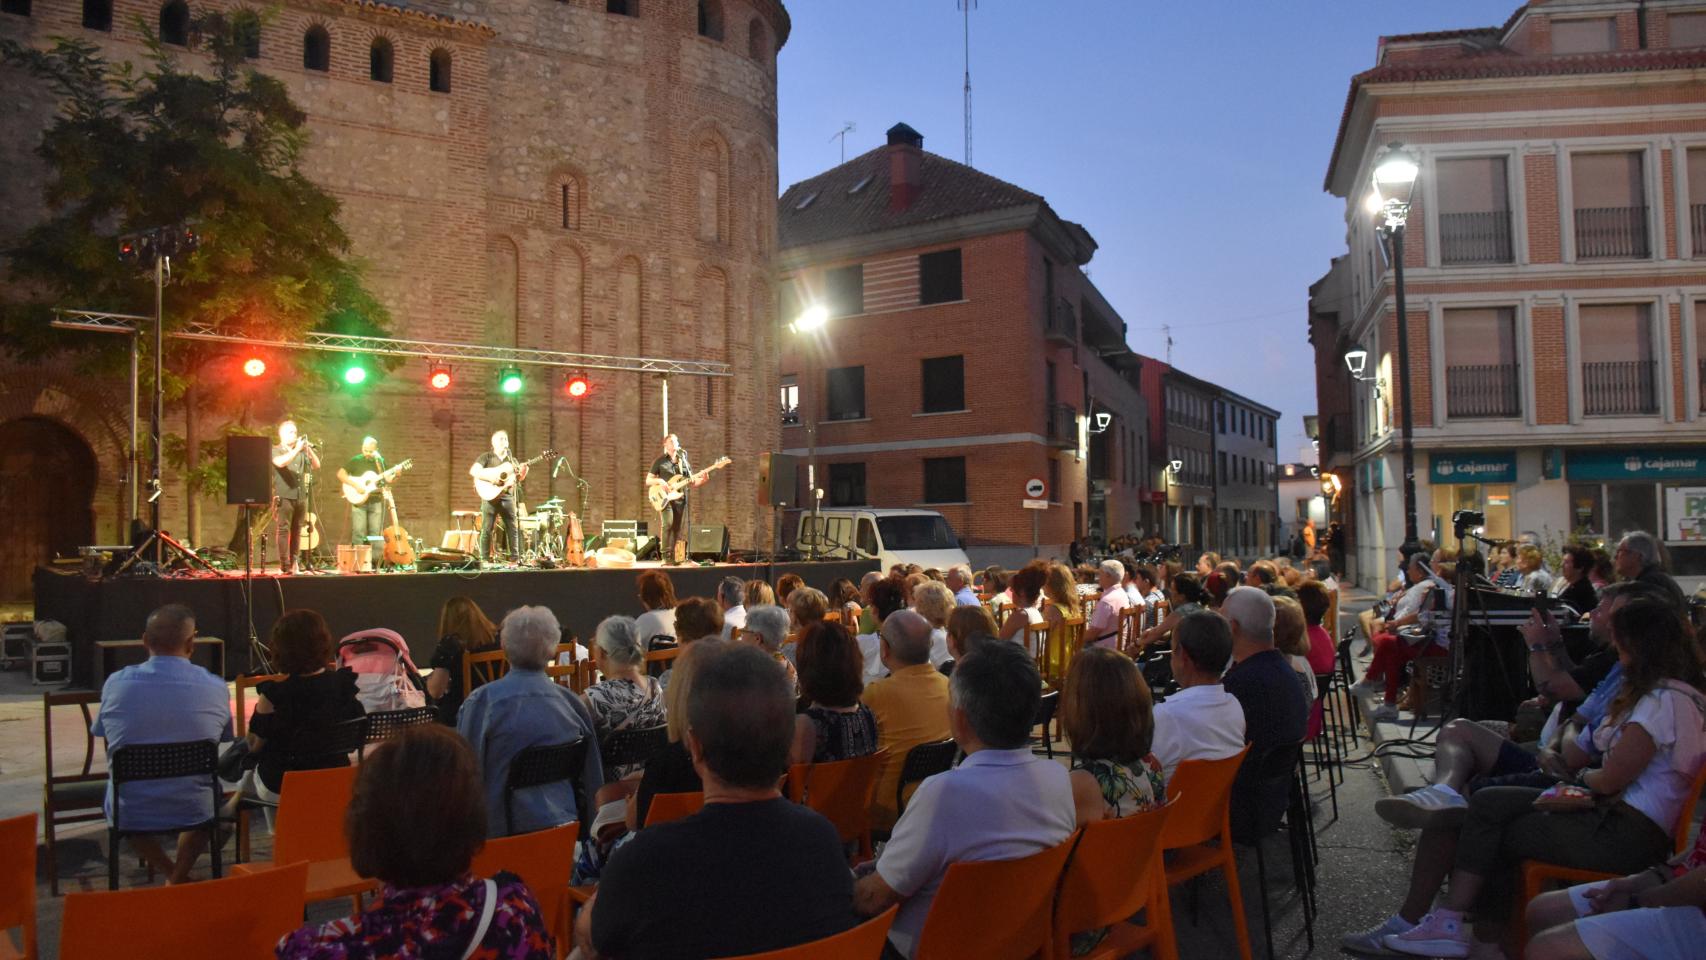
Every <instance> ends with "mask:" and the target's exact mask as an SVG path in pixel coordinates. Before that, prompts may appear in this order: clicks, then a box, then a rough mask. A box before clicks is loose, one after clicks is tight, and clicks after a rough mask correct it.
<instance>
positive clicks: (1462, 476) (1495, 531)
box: [1418, 450, 1518, 543]
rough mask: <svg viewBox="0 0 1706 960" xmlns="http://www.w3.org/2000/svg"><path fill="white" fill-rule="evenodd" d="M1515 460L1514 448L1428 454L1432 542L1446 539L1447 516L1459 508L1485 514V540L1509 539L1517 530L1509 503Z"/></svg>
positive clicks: (1510, 503) (1449, 517) (1513, 486)
mask: <svg viewBox="0 0 1706 960" xmlns="http://www.w3.org/2000/svg"><path fill="white" fill-rule="evenodd" d="M1516 459H1517V458H1516V451H1515V450H1493V451H1488V450H1471V451H1455V450H1454V451H1451V452H1450V453H1444V452H1436V453H1433V454H1430V455H1429V457H1428V461H1429V462H1428V486H1429V488H1430V489H1431V490H1432V492H1433V531H1434V532H1433V540H1434V542H1435V543H1444V542H1447V539H1448V538H1449V537H1450V534H1451V517H1452V515H1453V514H1455V513H1456V512H1457V511H1459V510H1476V511H1480V512H1482V513H1485V514H1486V515H1487V533H1486V536H1487V537H1488V538H1489V539H1494V540H1508V539H1511V536H1512V534H1513V532H1514V531H1516V530H1517V529H1518V528H1517V527H1516V525H1515V523H1516V521H1515V517H1514V510H1513V506H1512V499H1513V497H1514V496H1515V487H1516V482H1517V469H1516V467H1517V463H1516ZM1418 499H1420V498H1418Z"/></svg>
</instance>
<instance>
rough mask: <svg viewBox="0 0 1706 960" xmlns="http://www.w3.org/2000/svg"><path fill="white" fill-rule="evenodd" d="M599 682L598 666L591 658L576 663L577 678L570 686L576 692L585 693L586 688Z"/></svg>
mask: <svg viewBox="0 0 1706 960" xmlns="http://www.w3.org/2000/svg"><path fill="white" fill-rule="evenodd" d="M597 682H598V666H597V665H596V664H594V663H593V662H592V661H591V660H582V661H581V662H580V663H577V664H575V678H574V680H573V681H571V682H570V684H569V686H571V687H572V688H574V691H575V692H576V693H585V692H586V688H587V687H590V686H592V685H593V684H595V683H597Z"/></svg>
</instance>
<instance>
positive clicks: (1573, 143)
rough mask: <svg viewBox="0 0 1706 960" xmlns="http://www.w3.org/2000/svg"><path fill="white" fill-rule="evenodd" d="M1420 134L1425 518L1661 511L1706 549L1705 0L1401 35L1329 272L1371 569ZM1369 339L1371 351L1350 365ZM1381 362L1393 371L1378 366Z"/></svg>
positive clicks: (1315, 331)
mask: <svg viewBox="0 0 1706 960" xmlns="http://www.w3.org/2000/svg"><path fill="white" fill-rule="evenodd" d="M1394 141H1401V142H1403V143H1404V144H1405V145H1407V147H1408V148H1409V149H1410V150H1411V151H1413V152H1414V153H1415V155H1416V156H1417V157H1418V158H1419V160H1420V168H1421V173H1420V178H1419V180H1418V182H1417V186H1416V190H1415V203H1414V207H1413V209H1412V211H1411V214H1410V218H1409V227H1408V232H1407V236H1406V242H1405V271H1404V272H1405V280H1406V287H1407V298H1406V299H1407V311H1408V316H1407V317H1405V318H1403V322H1405V323H1406V324H1407V325H1408V331H1409V340H1410V351H1411V364H1410V376H1411V382H1412V385H1413V393H1414V403H1413V415H1414V422H1415V437H1416V448H1417V456H1416V488H1417V502H1418V511H1417V512H1418V517H1419V527H1420V532H1421V535H1422V536H1423V537H1432V538H1434V539H1436V540H1437V539H1440V538H1442V537H1449V535H1450V525H1451V520H1450V518H1451V515H1452V513H1453V512H1454V511H1455V510H1458V509H1465V508H1474V509H1480V510H1484V511H1485V512H1486V514H1487V530H1488V533H1489V534H1491V535H1492V536H1496V537H1507V536H1512V535H1516V534H1521V533H1524V532H1534V533H1536V534H1539V535H1541V536H1543V537H1548V538H1551V539H1554V540H1557V539H1560V538H1562V537H1564V536H1566V535H1573V534H1580V535H1587V536H1593V537H1600V536H1605V537H1615V536H1617V535H1619V534H1621V533H1623V532H1625V531H1627V530H1630V529H1635V528H1641V529H1647V530H1651V531H1653V532H1655V533H1660V534H1661V535H1662V536H1663V539H1664V540H1665V541H1667V542H1668V543H1669V545H1670V550H1671V554H1672V557H1671V559H1672V564H1673V568H1674V569H1676V570H1678V571H1679V572H1681V573H1684V574H1689V575H1698V574H1703V573H1706V548H1703V547H1702V546H1701V541H1702V540H1706V519H1703V518H1701V517H1699V516H1697V514H1698V513H1700V512H1701V511H1700V508H1699V504H1700V503H1701V502H1702V500H1701V499H1700V498H1699V497H1697V496H1695V494H1696V493H1703V492H1706V421H1703V419H1702V417H1703V410H1706V368H1703V362H1706V259H1703V258H1706V5H1703V4H1701V3H1700V2H1698V0H1674V2H1673V0H1648V2H1645V3H1635V2H1624V3H1619V2H1601V0H1594V2H1587V0H1534V2H1531V3H1528V4H1526V5H1524V6H1523V7H1521V8H1520V9H1518V10H1517V11H1516V12H1515V13H1514V14H1513V15H1512V16H1511V17H1510V19H1509V20H1507V21H1506V22H1505V23H1504V24H1503V25H1500V26H1493V27H1481V28H1474V29H1465V30H1452V31H1445V32H1439V33H1427V34H1415V35H1406V36H1393V37H1385V38H1382V40H1381V42H1380V47H1379V53H1378V59H1377V62H1376V64H1375V66H1374V67H1373V68H1372V69H1370V70H1367V71H1365V72H1363V73H1361V74H1358V75H1357V76H1355V77H1353V78H1352V79H1351V84H1350V92H1349V95H1348V97H1347V98H1346V103H1345V110H1344V116H1343V118H1342V121H1341V123H1340V127H1339V134H1338V139H1337V142H1336V143H1335V144H1334V145H1333V149H1332V154H1331V159H1330V161H1329V164H1328V170H1327V177H1326V184H1325V188H1326V189H1327V191H1328V192H1330V193H1332V194H1333V195H1334V196H1336V197H1340V198H1343V199H1344V201H1345V210H1346V223H1347V227H1348V230H1347V236H1348V247H1349V249H1348V251H1347V253H1346V254H1345V255H1344V256H1341V257H1339V258H1337V259H1336V260H1334V261H1333V264H1332V268H1331V270H1330V271H1329V272H1328V273H1327V275H1326V276H1324V277H1323V278H1321V280H1320V281H1318V282H1317V283H1316V284H1315V285H1314V286H1312V287H1311V288H1310V308H1309V309H1310V314H1309V321H1310V337H1311V340H1312V342H1313V344H1314V346H1315V350H1316V359H1317V385H1318V391H1319V394H1320V396H1319V408H1318V412H1319V415H1320V418H1321V426H1320V439H1321V454H1322V463H1323V465H1324V467H1325V468H1327V469H1331V470H1333V471H1335V472H1336V473H1337V474H1338V477H1339V479H1340V481H1341V482H1342V483H1343V484H1344V485H1345V488H1346V490H1345V493H1344V495H1343V496H1342V497H1341V498H1340V514H1339V515H1340V516H1341V517H1346V518H1349V519H1350V520H1351V521H1352V523H1351V525H1352V526H1353V528H1354V539H1355V550H1354V554H1353V557H1352V566H1353V573H1355V574H1356V575H1357V576H1358V579H1359V580H1361V581H1362V582H1363V583H1364V584H1370V583H1374V582H1376V581H1378V580H1381V579H1383V578H1384V577H1386V576H1389V575H1390V573H1391V566H1392V564H1393V557H1392V555H1393V553H1394V548H1395V547H1396V546H1397V545H1398V544H1399V543H1400V542H1401V540H1402V539H1403V508H1402V502H1401V496H1402V476H1401V473H1400V469H1399V457H1398V442H1397V440H1398V438H1397V434H1396V428H1395V423H1396V419H1397V417H1396V413H1395V411H1394V409H1393V404H1394V403H1395V402H1396V398H1397V396H1398V390H1397V382H1396V380H1395V379H1394V375H1395V370H1394V365H1395V358H1394V350H1395V345H1394V339H1395V336H1396V331H1397V326H1396V324H1397V323H1398V322H1399V321H1398V318H1397V317H1396V316H1395V304H1394V302H1393V295H1392V294H1393V289H1392V280H1393V276H1392V271H1391V270H1390V269H1389V267H1388V265H1387V264H1386V263H1385V259H1384V257H1385V255H1384V253H1383V248H1382V246H1381V244H1380V243H1379V242H1378V240H1377V238H1376V233H1375V226H1376V224H1375V220H1374V218H1373V217H1372V216H1371V215H1369V214H1368V213H1367V212H1366V211H1365V208H1364V200H1365V197H1366V195H1367V194H1368V193H1369V190H1370V170H1371V165H1372V163H1373V161H1374V158H1375V155H1376V152H1377V150H1378V149H1379V148H1380V147H1382V146H1384V145H1386V144H1389V143H1392V142H1394ZM1351 347H1361V348H1363V349H1366V350H1367V351H1368V357H1369V360H1368V375H1370V376H1373V377H1374V378H1376V382H1375V383H1357V382H1354V381H1352V380H1351V379H1350V378H1349V377H1348V376H1346V375H1345V373H1344V366H1343V361H1342V359H1341V358H1342V356H1343V354H1344V353H1345V351H1346V350H1347V349H1350V348H1351ZM1375 387H1378V392H1377V391H1376V390H1375V389H1374V388H1375Z"/></svg>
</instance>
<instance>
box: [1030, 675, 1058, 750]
mask: <svg viewBox="0 0 1706 960" xmlns="http://www.w3.org/2000/svg"><path fill="white" fill-rule="evenodd" d="M1059 709H1060V691H1059V690H1050V691H1049V692H1048V693H1045V694H1043V697H1042V699H1041V700H1038V701H1037V715H1036V718H1035V719H1034V720H1032V721H1031V726H1033V727H1034V726H1036V725H1037V724H1042V728H1043V735H1042V741H1043V750H1045V751H1046V752H1047V753H1048V758H1049V759H1050V760H1053V759H1054V734H1053V733H1051V732H1050V731H1049V724H1051V723H1053V722H1054V714H1055V711H1057V710H1059ZM1031 739H1033V740H1035V739H1037V738H1036V737H1032V738H1031Z"/></svg>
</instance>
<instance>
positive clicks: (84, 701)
mask: <svg viewBox="0 0 1706 960" xmlns="http://www.w3.org/2000/svg"><path fill="white" fill-rule="evenodd" d="M100 702H101V695H100V694H99V693H96V692H94V691H93V690H79V691H77V692H74V693H44V694H42V697H41V708H42V709H41V717H42V762H43V764H44V765H45V767H46V769H45V770H44V771H43V772H42V787H41V818H42V827H43V831H44V833H45V834H46V837H47V884H48V890H49V892H50V893H51V894H52V895H53V896H55V897H57V896H59V859H58V855H57V854H58V846H57V836H56V829H57V828H59V827H64V826H69V825H71V824H74V823H92V822H94V821H96V820H104V819H106V813H105V812H104V811H103V809H102V804H103V803H104V802H105V800H106V796H107V774H106V771H104V770H100V771H97V770H95V769H94V764H95V735H94V734H92V733H90V732H89V728H90V727H92V726H94V723H95V717H94V713H93V711H92V710H91V709H90V708H91V707H93V706H95V705H96V704H99V703H100ZM54 707H76V708H77V709H78V710H80V711H82V714H83V724H82V729H83V764H82V766H81V767H80V768H79V769H78V771H77V772H76V773H72V774H57V773H54V772H53V708H54Z"/></svg>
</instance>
